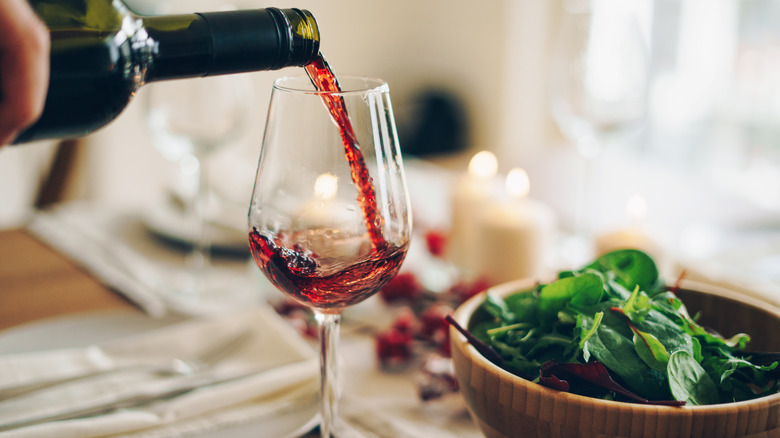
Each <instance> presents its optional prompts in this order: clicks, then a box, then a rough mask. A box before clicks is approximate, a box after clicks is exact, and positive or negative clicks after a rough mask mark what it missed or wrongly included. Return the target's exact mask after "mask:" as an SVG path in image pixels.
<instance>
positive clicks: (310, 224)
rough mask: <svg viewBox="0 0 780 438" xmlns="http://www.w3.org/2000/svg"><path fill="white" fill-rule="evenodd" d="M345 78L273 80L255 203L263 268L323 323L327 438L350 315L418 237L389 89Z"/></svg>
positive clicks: (333, 427)
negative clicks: (335, 87)
mask: <svg viewBox="0 0 780 438" xmlns="http://www.w3.org/2000/svg"><path fill="white" fill-rule="evenodd" d="M326 79H327V78H326ZM331 79H332V78H331ZM333 80H335V79H333ZM339 80H340V83H341V89H342V91H341V92H333V91H328V92H318V91H315V90H314V88H313V87H312V84H311V81H310V80H309V79H308V78H307V77H305V76H301V77H293V78H283V79H280V80H277V81H276V82H275V83H274V87H273V92H272V95H271V104H270V106H269V112H268V121H267V125H266V130H265V135H264V138H263V144H262V148H261V152H260V162H259V164H258V170H257V177H256V181H255V186H254V192H253V194H252V200H251V205H250V207H249V243H250V249H251V251H252V255H253V256H254V259H255V261H256V262H257V265H258V266H259V267H260V269H261V270H262V271H263V272H264V273H265V275H266V277H268V279H269V280H270V281H271V283H273V284H274V285H275V286H276V287H277V288H278V289H279V290H281V291H282V292H284V293H286V294H287V295H289V296H290V297H291V298H292V299H294V300H296V301H298V302H300V303H302V304H303V305H305V306H307V307H309V308H311V309H312V310H313V311H314V313H315V316H316V318H317V321H318V322H319V324H320V342H321V346H320V359H321V362H322V366H321V371H322V375H321V393H322V423H321V425H320V431H321V436H322V437H323V438H325V437H327V438H331V437H333V436H342V435H341V433H340V432H338V431H339V430H340V427H339V423H338V421H337V420H338V398H339V390H340V386H339V373H338V367H337V365H338V359H337V357H336V354H337V344H338V338H339V324H340V319H341V312H342V311H343V310H344V309H345V308H346V307H348V306H351V305H354V304H357V303H359V302H361V301H363V300H365V299H366V298H368V297H370V296H371V295H373V294H374V293H376V292H377V291H378V290H379V289H380V288H381V287H382V286H383V285H384V284H386V283H387V282H388V281H390V279H391V278H392V277H393V276H394V275H395V274H396V272H398V269H399V268H400V266H401V263H402V261H403V260H404V257H405V255H406V251H407V249H408V247H409V241H410V238H411V234H412V222H411V220H412V218H411V207H410V205H409V197H408V193H407V188H406V180H405V176H404V170H403V167H402V163H401V156H400V149H399V146H398V140H397V138H398V137H397V134H396V128H395V122H394V118H393V112H392V106H391V105H390V95H389V89H388V86H387V84H385V83H383V82H381V81H378V80H373V79H365V78H350V77H346V78H345V77H340V78H339ZM329 110H330V111H329ZM358 144H359V146H358Z"/></svg>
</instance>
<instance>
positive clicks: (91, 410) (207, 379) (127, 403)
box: [0, 370, 260, 432]
mask: <svg viewBox="0 0 780 438" xmlns="http://www.w3.org/2000/svg"><path fill="white" fill-rule="evenodd" d="M258 372H260V371H257V370H255V371H252V372H248V373H241V374H232V375H230V376H226V377H216V378H215V377H213V376H195V377H193V378H192V379H188V380H187V381H186V382H184V383H182V384H179V385H176V386H175V387H173V388H171V389H169V390H166V391H164V392H161V393H156V394H135V395H130V396H127V397H124V398H120V399H118V400H115V401H113V402H110V403H105V404H101V405H98V406H87V407H84V408H77V409H72V410H66V411H64V412H60V413H55V414H46V415H42V416H39V417H32V418H26V419H23V420H18V421H12V422H8V423H4V424H0V432H3V431H8V430H13V429H19V428H22V427H28V426H33V425H36V424H42V423H49V422H53V421H63V420H71V419H75V418H85V417H93V416H98V415H103V414H107V413H110V412H113V411H116V410H119V409H128V408H136V407H141V406H144V405H148V404H151V403H153V402H157V401H162V400H167V399H172V398H174V397H179V396H181V395H184V394H186V393H189V392H192V391H194V390H196V389H201V388H207V387H210V386H216V385H219V384H223V383H228V382H232V381H235V380H239V379H243V378H246V377H249V376H252V375H254V374H257V373H258Z"/></svg>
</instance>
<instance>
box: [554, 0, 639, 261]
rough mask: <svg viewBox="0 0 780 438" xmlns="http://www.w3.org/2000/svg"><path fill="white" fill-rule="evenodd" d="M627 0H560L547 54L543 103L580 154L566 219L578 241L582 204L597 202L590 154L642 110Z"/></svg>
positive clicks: (633, 21)
mask: <svg viewBox="0 0 780 438" xmlns="http://www.w3.org/2000/svg"><path fill="white" fill-rule="evenodd" d="M633 4H635V3H634V2H626V1H623V0H568V1H566V2H565V3H564V11H563V15H562V18H561V22H560V28H559V31H558V35H557V38H556V39H555V42H554V46H553V51H552V54H551V58H550V61H551V63H550V76H549V80H548V83H547V85H548V87H547V91H548V92H547V96H548V101H549V105H550V111H551V114H552V116H553V119H554V120H555V122H556V124H557V125H558V127H559V128H560V130H561V132H562V133H563V135H564V136H565V137H567V138H568V139H569V140H571V141H572V142H574V143H575V144H576V147H577V151H578V152H579V154H580V156H581V157H582V158H583V166H584V169H583V171H582V172H581V175H580V184H578V196H577V205H576V211H575V221H574V234H575V237H576V238H577V239H578V240H579V241H580V242H581V243H584V242H587V241H589V240H590V239H591V238H592V236H591V233H592V231H593V230H592V227H593V224H592V223H591V222H592V219H593V217H592V216H593V215H589V214H586V212H588V211H594V210H596V209H597V208H596V206H595V200H596V199H595V197H594V196H595V190H594V187H593V184H592V182H593V175H592V171H593V164H594V163H593V162H594V160H595V159H596V158H597V157H599V156H600V155H601V152H602V150H603V146H604V143H605V142H606V141H608V140H616V139H619V138H625V137H626V136H627V135H628V134H631V133H634V132H637V131H638V130H639V128H640V127H641V126H642V122H643V120H644V117H645V112H646V97H647V86H648V82H647V77H648V68H649V61H648V49H647V47H646V44H645V42H644V39H643V37H642V33H641V29H640V26H639V21H638V19H637V16H636V10H635V9H632V5H633ZM583 251H588V250H583ZM582 256H583V257H590V254H583V255H582Z"/></svg>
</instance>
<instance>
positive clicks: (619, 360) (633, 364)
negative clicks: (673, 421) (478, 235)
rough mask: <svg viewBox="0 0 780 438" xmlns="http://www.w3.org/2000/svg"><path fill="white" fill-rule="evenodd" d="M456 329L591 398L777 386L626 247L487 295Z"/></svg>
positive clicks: (667, 398) (769, 372) (698, 395)
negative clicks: (541, 280)
mask: <svg viewBox="0 0 780 438" xmlns="http://www.w3.org/2000/svg"><path fill="white" fill-rule="evenodd" d="M450 321H451V322H453V321H452V320H450ZM459 329H460V330H462V331H464V332H466V331H465V330H463V329H462V328H459ZM466 333H469V335H473V336H470V337H471V339H470V341H471V342H472V344H474V345H475V346H477V344H480V343H482V345H480V346H478V349H480V351H482V352H483V354H484V355H486V357H488V358H489V359H490V360H492V361H493V362H495V363H497V364H498V365H499V366H501V367H503V368H504V369H506V370H507V371H510V372H512V373H514V374H517V375H518V376H521V377H523V378H525V379H528V380H532V381H535V382H538V383H541V384H543V385H546V386H550V387H553V388H557V389H563V390H567V391H571V392H575V393H579V394H582V395H588V396H592V397H601V398H607V399H617V400H626V401H635V402H640V403H659V404H667V405H682V404H686V403H687V404H692V405H704V404H716V403H727V402H732V401H740V400H747V399H752V398H756V397H761V396H764V395H769V394H773V393H775V392H778V390H780V386H779V384H778V369H777V368H778V362H777V361H774V362H771V363H770V364H769V365H764V364H759V363H753V362H751V356H750V354H749V353H747V352H743V351H744V349H745V345H746V343H747V342H748V341H749V339H750V338H749V336H748V335H746V334H738V335H736V336H734V337H732V338H729V339H726V338H724V337H722V336H720V335H718V334H715V333H712V332H710V331H708V330H707V329H705V328H704V327H702V326H701V325H699V324H698V323H697V322H696V319H695V318H693V317H691V316H690V315H689V314H688V311H687V309H686V308H685V305H684V304H683V303H682V301H680V299H679V298H678V297H677V296H676V295H675V293H674V292H673V291H671V290H669V289H668V288H666V287H665V286H664V283H663V282H662V281H661V279H660V278H659V273H658V269H657V267H656V264H655V262H654V261H653V259H652V258H651V257H650V256H648V255H647V254H645V253H644V252H641V251H638V250H633V249H629V250H619V251H615V252H612V253H609V254H606V255H604V256H601V257H599V258H598V259H597V260H595V261H594V262H593V263H591V264H589V265H588V266H586V267H584V268H582V269H581V270H578V271H563V272H560V273H559V274H558V278H557V279H556V280H555V281H553V282H551V283H548V284H539V285H537V286H536V287H534V288H533V289H531V290H526V291H519V292H516V293H513V294H511V295H508V296H506V297H505V298H504V299H501V298H497V297H495V296H492V295H489V294H488V295H487V296H486V298H485V301H484V302H483V303H482V304H481V306H480V308H479V309H478V310H477V311H476V312H475V314H474V316H473V317H472V319H471V323H470V326H469V331H468V332H466ZM474 338H476V339H474Z"/></svg>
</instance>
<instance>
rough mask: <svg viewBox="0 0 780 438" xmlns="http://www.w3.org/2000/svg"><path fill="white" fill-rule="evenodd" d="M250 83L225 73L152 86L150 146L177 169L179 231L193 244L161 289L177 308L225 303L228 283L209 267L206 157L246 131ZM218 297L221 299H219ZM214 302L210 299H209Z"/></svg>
mask: <svg viewBox="0 0 780 438" xmlns="http://www.w3.org/2000/svg"><path fill="white" fill-rule="evenodd" d="M251 96H252V83H251V80H250V79H249V78H248V77H247V76H246V75H226V76H215V77H208V78H200V79H190V80H183V81H169V82H160V83H155V84H150V86H149V87H148V90H147V93H146V95H145V97H146V110H147V111H146V120H147V125H148V126H149V129H150V132H151V137H152V142H153V144H154V146H155V148H157V149H158V150H159V151H160V153H161V154H162V155H163V156H164V157H165V158H166V159H168V160H170V161H171V162H173V163H175V164H176V165H177V168H178V170H179V176H180V180H181V182H182V183H183V184H180V186H181V187H180V188H179V190H177V193H176V195H177V196H176V197H177V198H179V200H180V202H181V206H182V214H181V216H180V217H181V218H182V221H183V222H182V223H181V224H180V226H181V228H182V230H183V232H182V233H180V234H182V235H184V236H187V237H188V238H189V239H188V240H190V241H191V245H192V246H191V249H190V251H189V254H188V255H187V256H186V258H185V264H186V272H184V273H183V275H178V276H175V277H174V278H171V279H169V281H167V282H166V283H167V284H164V285H162V287H163V288H164V289H165V290H166V292H168V293H169V295H170V297H169V298H171V299H173V300H175V301H176V302H175V304H176V305H179V306H184V307H185V308H188V309H195V308H199V307H204V310H208V309H206V308H205V303H206V302H207V301H209V300H211V299H215V300H217V302H223V303H224V301H225V300H222V299H221V298H225V297H226V296H227V294H228V291H226V290H225V289H226V288H228V287H229V286H228V285H229V283H230V282H225V279H224V278H221V277H220V276H219V275H218V273H217V272H216V271H215V270H214V269H212V265H211V255H210V247H211V242H210V238H209V234H208V230H209V227H208V225H207V214H208V212H207V209H208V208H209V201H210V197H211V190H210V186H209V181H208V178H207V176H208V172H206V171H205V168H204V167H205V166H206V165H207V158H208V157H209V156H210V155H211V154H212V153H214V152H215V151H216V150H217V149H219V148H221V147H224V146H226V145H228V144H230V143H231V142H233V141H235V140H238V139H239V138H240V137H241V136H242V135H243V134H244V132H245V131H246V129H247V127H248V122H249V117H250V107H251ZM220 297H221V298H220ZM211 301H214V300H211Z"/></svg>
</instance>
